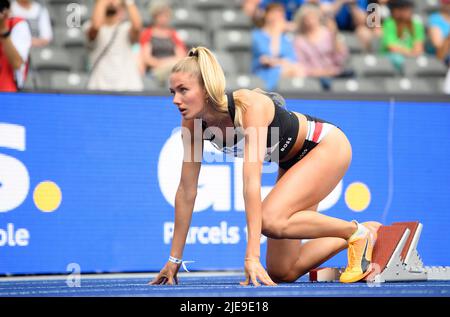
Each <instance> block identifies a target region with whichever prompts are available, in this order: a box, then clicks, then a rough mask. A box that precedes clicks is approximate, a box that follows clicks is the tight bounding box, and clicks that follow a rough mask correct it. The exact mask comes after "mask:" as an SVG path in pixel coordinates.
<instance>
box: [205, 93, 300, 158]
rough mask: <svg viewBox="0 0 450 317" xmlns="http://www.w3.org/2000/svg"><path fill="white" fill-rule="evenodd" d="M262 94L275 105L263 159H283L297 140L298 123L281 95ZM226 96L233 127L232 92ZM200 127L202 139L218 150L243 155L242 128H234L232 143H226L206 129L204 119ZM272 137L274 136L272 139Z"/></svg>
mask: <svg viewBox="0 0 450 317" xmlns="http://www.w3.org/2000/svg"><path fill="white" fill-rule="evenodd" d="M264 94H265V95H266V96H268V97H269V98H270V99H271V100H272V102H273V104H274V106H275V114H274V117H273V119H272V122H271V123H270V124H269V126H268V131H267V147H266V156H265V161H269V162H271V161H273V162H276V161H278V160H281V159H283V158H284V157H285V156H286V155H287V153H289V150H290V149H291V148H292V147H293V146H294V144H295V141H296V140H297V134H298V130H299V127H300V124H299V120H298V118H297V116H296V115H295V114H294V113H293V112H291V111H289V110H287V109H286V107H285V101H284V99H283V97H281V95H279V94H277V93H273V92H264ZM227 97H228V113H229V114H230V117H231V121H232V122H233V127H234V117H235V113H236V106H235V103H234V98H233V94H232V93H227ZM202 127H203V132H204V133H203V135H204V137H205V138H204V140H208V141H210V142H211V143H212V144H213V145H214V146H215V147H216V148H217V149H218V150H220V151H222V152H224V153H227V154H232V155H234V156H237V157H243V156H244V146H243V144H244V135H243V133H242V129H236V128H234V142H233V144H226V140H223V141H222V142H220V140H218V139H216V137H215V135H214V134H213V133H211V132H210V131H209V130H208V127H207V125H206V123H205V122H204V121H203V122H202ZM271 128H275V129H271ZM276 128H278V129H276ZM272 137H273V138H274V140H273V141H272ZM225 139H226V138H225ZM219 142H220V143H219ZM277 154H278V155H277Z"/></svg>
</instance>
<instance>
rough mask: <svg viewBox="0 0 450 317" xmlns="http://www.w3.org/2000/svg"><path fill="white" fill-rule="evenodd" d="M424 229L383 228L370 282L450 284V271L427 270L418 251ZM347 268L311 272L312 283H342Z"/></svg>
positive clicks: (415, 224)
mask: <svg viewBox="0 0 450 317" xmlns="http://www.w3.org/2000/svg"><path fill="white" fill-rule="evenodd" d="M422 227H423V225H422V224H421V223H419V222H418V221H416V222H396V223H393V224H392V225H390V226H381V227H380V228H379V230H378V238H377V242H376V244H375V247H374V250H373V254H372V272H371V273H370V274H369V275H368V276H367V277H366V278H365V279H364V280H365V281H367V282H375V283H383V282H400V281H427V280H434V281H436V280H438V281H439V280H450V267H429V266H424V264H423V262H422V259H421V258H420V255H419V253H418V251H417V245H418V243H419V239H420V234H421V233H422ZM343 271H344V269H343V268H318V269H314V270H311V271H310V272H309V280H310V281H312V282H332V281H338V280H339V276H340V274H341V273H342V272H343Z"/></svg>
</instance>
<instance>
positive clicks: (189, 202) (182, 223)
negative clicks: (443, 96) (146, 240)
mask: <svg viewBox="0 0 450 317" xmlns="http://www.w3.org/2000/svg"><path fill="white" fill-rule="evenodd" d="M197 123H198V124H199V125H200V127H198V129H199V135H195V134H194V120H184V119H182V123H181V126H182V138H183V150H184V155H183V164H182V168H181V178H180V184H179V185H178V190H177V193H176V195H175V228H174V234H173V239H172V247H171V250H170V255H171V256H173V257H175V258H177V259H182V257H183V250H184V246H185V243H186V236H187V233H188V231H189V226H190V224H191V219H192V212H193V210H194V203H195V198H196V196H197V184H198V176H199V174H200V167H201V161H202V152H203V138H202V128H201V122H198V121H197V122H196V124H197ZM180 265H181V264H175V263H172V262H170V261H168V262H167V263H166V265H165V266H164V267H163V268H162V269H161V271H160V272H159V274H158V275H157V276H156V277H155V278H154V279H153V281H151V282H150V284H174V283H176V284H178V279H177V273H178V270H179V268H180Z"/></svg>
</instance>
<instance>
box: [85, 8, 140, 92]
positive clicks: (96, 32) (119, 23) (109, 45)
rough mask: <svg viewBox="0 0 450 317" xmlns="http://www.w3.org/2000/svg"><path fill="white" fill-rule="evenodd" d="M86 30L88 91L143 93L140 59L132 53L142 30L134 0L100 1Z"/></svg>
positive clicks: (86, 25)
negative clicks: (88, 72) (89, 67)
mask: <svg viewBox="0 0 450 317" xmlns="http://www.w3.org/2000/svg"><path fill="white" fill-rule="evenodd" d="M127 16H128V19H127ZM84 29H85V31H86V36H87V38H88V48H89V49H90V54H89V59H90V66H91V74H90V77H89V81H88V89H91V90H114V91H141V90H143V88H144V87H143V82H142V77H141V74H140V72H139V68H138V62H137V58H136V56H135V55H134V53H133V50H132V46H133V44H134V43H137V42H138V41H139V36H140V32H141V29H142V21H141V17H140V15H139V12H138V9H137V7H136V5H135V4H134V0H125V1H122V0H97V2H96V4H95V7H94V11H93V14H92V18H91V20H90V21H88V22H87V23H86V24H85V26H84Z"/></svg>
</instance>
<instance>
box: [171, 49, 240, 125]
mask: <svg viewBox="0 0 450 317" xmlns="http://www.w3.org/2000/svg"><path fill="white" fill-rule="evenodd" d="M177 72H184V73H189V74H192V75H194V76H195V77H197V78H198V80H199V82H200V83H201V85H203V87H205V90H206V93H207V95H208V99H209V101H210V103H211V105H212V106H213V107H214V108H215V109H216V110H217V111H218V112H223V113H226V112H228V105H227V99H226V98H225V84H226V81H225V75H224V73H223V70H222V67H221V66H220V64H219V62H218V61H217V59H216V57H215V56H214V54H213V53H212V52H211V51H210V50H209V49H207V48H206V47H203V46H199V47H194V48H192V49H191V50H190V51H189V53H188V56H186V57H185V58H183V59H182V60H181V61H179V62H178V63H177V64H175V66H174V67H173V68H172V73H177ZM235 104H236V115H235V120H234V125H235V126H236V127H242V112H243V111H244V110H245V108H246V106H245V105H244V104H243V103H242V102H240V100H239V98H238V97H236V98H235Z"/></svg>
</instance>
